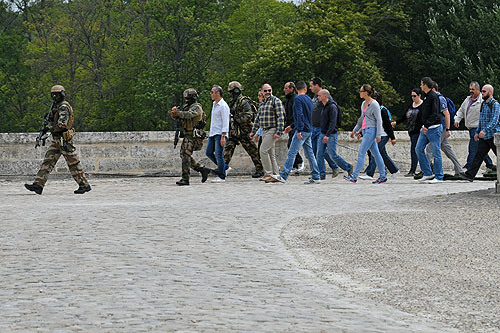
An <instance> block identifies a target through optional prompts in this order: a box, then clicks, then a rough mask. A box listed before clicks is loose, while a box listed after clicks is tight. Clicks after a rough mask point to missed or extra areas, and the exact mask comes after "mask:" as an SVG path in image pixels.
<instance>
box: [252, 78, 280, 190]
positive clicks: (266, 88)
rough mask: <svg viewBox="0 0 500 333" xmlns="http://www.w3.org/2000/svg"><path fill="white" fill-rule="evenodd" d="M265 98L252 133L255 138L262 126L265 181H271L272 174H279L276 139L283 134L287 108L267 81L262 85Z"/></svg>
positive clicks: (261, 150) (261, 154)
mask: <svg viewBox="0 0 500 333" xmlns="http://www.w3.org/2000/svg"><path fill="white" fill-rule="evenodd" d="M262 91H263V93H264V99H263V100H262V103H260V105H259V113H258V114H257V117H256V118H255V122H254V124H253V127H252V132H251V133H250V138H251V139H253V137H254V135H255V133H256V132H257V130H258V129H259V128H262V144H261V146H260V159H261V161H262V166H263V168H264V177H263V178H262V179H263V180H264V181H266V180H267V181H270V180H271V179H272V177H271V175H277V174H278V163H277V162H276V152H275V145H276V141H278V139H279V138H280V136H281V134H283V130H284V125H285V110H284V108H283V103H281V100H280V99H279V98H278V97H276V96H273V88H272V87H271V85H269V84H267V83H265V84H264V85H263V86H262Z"/></svg>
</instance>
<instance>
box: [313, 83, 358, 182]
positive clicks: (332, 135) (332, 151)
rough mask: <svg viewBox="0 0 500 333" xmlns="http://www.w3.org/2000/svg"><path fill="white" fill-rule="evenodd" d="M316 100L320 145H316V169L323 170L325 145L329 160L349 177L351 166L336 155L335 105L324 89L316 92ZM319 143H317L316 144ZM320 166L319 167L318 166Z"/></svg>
mask: <svg viewBox="0 0 500 333" xmlns="http://www.w3.org/2000/svg"><path fill="white" fill-rule="evenodd" d="M318 99H319V101H320V102H321V104H320V109H321V121H320V127H321V135H320V138H321V140H322V143H323V144H321V145H318V155H317V161H318V168H319V169H320V170H321V168H323V169H324V168H325V158H324V156H325V145H326V149H327V154H328V155H329V156H330V157H331V159H332V160H333V161H334V162H335V163H336V164H337V165H338V166H339V167H340V168H341V169H342V170H345V171H347V172H348V174H349V175H351V173H352V171H353V168H352V165H351V164H349V163H347V162H346V161H345V160H344V159H343V158H342V157H341V156H340V155H338V154H337V132H338V123H337V120H338V112H339V109H338V107H337V104H336V103H335V102H334V101H333V99H332V98H330V92H329V91H328V90H326V89H321V90H320V91H319V92H318ZM318 143H319V142H318ZM320 164H321V166H319V165H320Z"/></svg>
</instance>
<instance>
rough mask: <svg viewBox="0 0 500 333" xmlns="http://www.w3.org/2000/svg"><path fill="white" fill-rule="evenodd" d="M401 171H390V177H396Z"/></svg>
mask: <svg viewBox="0 0 500 333" xmlns="http://www.w3.org/2000/svg"><path fill="white" fill-rule="evenodd" d="M400 174H401V173H400V172H399V170H398V171H396V172H394V173H391V179H394V178H397V177H398V176H399V175H400Z"/></svg>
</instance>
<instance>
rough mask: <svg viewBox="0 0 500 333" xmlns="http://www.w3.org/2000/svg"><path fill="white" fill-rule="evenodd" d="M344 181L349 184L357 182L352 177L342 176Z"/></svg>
mask: <svg viewBox="0 0 500 333" xmlns="http://www.w3.org/2000/svg"><path fill="white" fill-rule="evenodd" d="M344 179H345V180H347V181H348V182H351V183H356V182H357V180H356V178H354V177H353V176H344Z"/></svg>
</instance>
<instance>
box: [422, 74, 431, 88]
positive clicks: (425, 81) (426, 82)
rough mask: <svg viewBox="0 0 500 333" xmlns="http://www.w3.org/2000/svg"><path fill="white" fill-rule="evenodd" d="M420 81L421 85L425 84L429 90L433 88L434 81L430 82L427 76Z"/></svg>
mask: <svg viewBox="0 0 500 333" xmlns="http://www.w3.org/2000/svg"><path fill="white" fill-rule="evenodd" d="M420 81H422V83H423V84H425V85H426V86H427V87H428V88H429V89H432V88H433V87H434V81H432V79H431V78H430V77H428V76H426V77H423V78H422V80H420Z"/></svg>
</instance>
